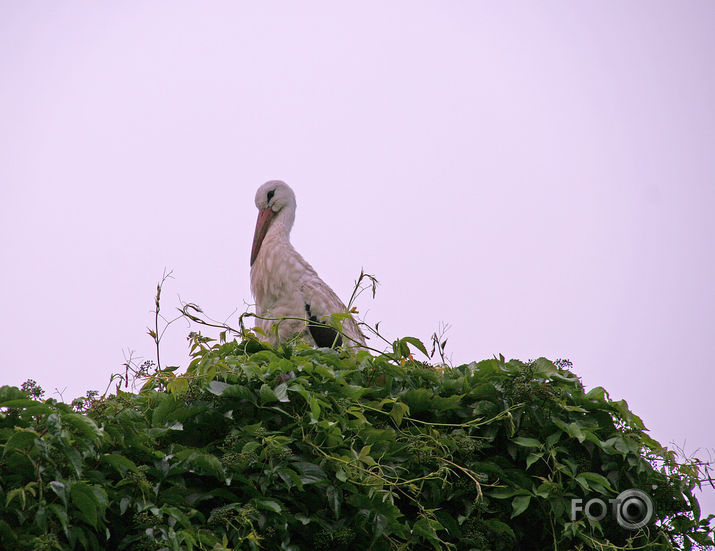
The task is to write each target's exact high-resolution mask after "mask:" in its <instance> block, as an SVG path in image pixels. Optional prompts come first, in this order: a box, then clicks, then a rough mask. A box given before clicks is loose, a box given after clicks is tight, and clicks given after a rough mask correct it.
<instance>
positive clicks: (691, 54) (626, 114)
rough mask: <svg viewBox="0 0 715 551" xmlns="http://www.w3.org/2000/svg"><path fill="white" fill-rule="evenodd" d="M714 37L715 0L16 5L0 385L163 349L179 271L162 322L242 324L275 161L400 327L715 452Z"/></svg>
mask: <svg viewBox="0 0 715 551" xmlns="http://www.w3.org/2000/svg"><path fill="white" fill-rule="evenodd" d="M714 27H715V3H713V2H710V1H699V2H692V1H689V2H677V3H676V2H657V1H656V2H653V1H647V2H645V1H644V2H637V1H629V2H588V3H587V2H579V3H573V2H542V3H534V2H512V3H503V2H494V3H485V2H456V1H455V2H414V1H410V2H384V1H379V2H360V3H350V4H349V5H348V3H336V2H300V3H297V2H295V3H270V2H261V3H253V2H251V3H249V2H211V3H199V2H159V1H157V2H121V3H119V2H51V3H48V2H32V1H26V2H11V1H7V0H0V75H2V77H1V78H0V121H2V122H1V123H0V235H1V236H2V245H1V247H0V305H1V308H2V321H1V322H0V323H1V324H2V325H1V327H0V328H1V333H0V334H1V335H2V337H1V341H0V343H1V344H2V346H0V375H1V378H0V384H15V385H19V384H20V383H22V382H23V381H24V380H25V379H27V378H33V379H35V380H37V381H38V382H39V383H40V384H41V385H42V386H43V387H44V388H45V389H46V390H47V392H48V395H54V396H55V397H57V396H58V395H57V394H55V390H57V391H58V392H60V393H61V395H62V396H63V398H64V399H65V400H66V401H69V400H71V399H72V398H74V397H76V396H78V395H82V394H84V392H85V391H86V390H89V389H97V390H100V391H104V389H105V388H106V386H107V382H108V380H109V377H110V375H111V374H112V373H114V372H119V371H123V369H122V363H123V362H124V358H125V355H127V354H128V353H129V351H134V354H135V356H136V357H143V358H145V359H151V358H153V354H154V351H153V343H152V341H151V339H150V338H149V337H148V336H147V335H146V328H147V326H149V325H151V324H152V323H153V314H152V310H153V296H154V292H155V287H156V283H157V281H158V280H159V278H160V277H161V275H162V272H163V271H164V269H165V268H166V269H168V270H173V273H174V278H173V279H171V280H169V281H168V282H167V283H166V285H165V288H164V297H163V308H164V310H165V311H166V312H167V314H173V311H175V308H176V307H177V306H178V305H179V304H180V301H186V302H194V303H197V304H199V305H200V306H201V307H202V308H203V309H204V310H205V311H206V313H207V314H208V315H210V316H212V317H214V318H216V319H222V320H223V319H226V318H228V319H229V322H234V323H235V322H236V318H237V313H240V312H242V311H244V310H245V308H246V307H247V305H248V304H250V303H251V302H252V299H251V295H250V287H249V253H250V248H251V239H252V232H253V228H254V225H255V220H256V214H257V212H256V209H255V206H254V204H253V198H254V194H255V190H256V188H258V186H259V185H260V184H262V183H263V182H264V181H266V180H269V179H283V180H285V181H286V182H288V183H289V184H290V185H291V186H292V187H293V189H294V190H295V192H296V195H297V199H298V211H297V217H296V225H295V228H294V232H293V242H294V245H295V247H296V249H297V250H298V251H299V252H301V253H302V254H303V256H305V257H306V259H307V260H308V261H309V262H311V264H312V265H313V266H314V267H315V268H316V269H317V271H318V273H319V274H320V275H321V276H322V277H323V279H324V280H325V281H326V282H328V283H329V284H330V285H331V286H332V287H333V288H334V289H335V290H336V291H337V292H338V294H339V295H340V296H341V297H343V299H345V300H346V299H347V297H348V296H349V294H350V290H351V288H352V283H353V281H354V280H355V278H356V277H357V276H358V274H359V272H360V269H361V268H364V269H365V270H366V271H368V272H370V273H372V274H374V275H375V276H376V277H377V278H378V279H379V280H380V283H381V286H380V288H379V290H378V294H377V298H376V299H375V300H374V301H373V300H372V299H371V298H369V297H368V296H367V295H364V297H363V298H362V299H361V301H360V302H359V304H358V306H359V308H360V311H361V314H362V315H364V316H365V318H366V320H367V321H369V322H372V323H375V322H377V321H381V325H380V327H381V329H382V330H383V331H384V332H385V333H386V335H387V336H388V337H392V338H394V337H398V336H405V335H412V336H417V337H419V338H422V339H423V340H429V336H430V335H431V334H432V333H433V332H434V331H435V330H437V329H438V328H439V327H440V324H441V323H447V324H449V326H450V329H449V331H448V333H447V335H446V336H447V337H448V338H449V342H448V345H447V352H448V354H449V355H450V356H451V359H452V361H453V363H454V364H459V363H464V362H468V361H471V360H480V359H484V358H489V357H492V356H494V355H498V354H500V353H501V354H504V355H505V356H506V357H508V358H512V357H513V358H520V359H523V360H527V359H529V358H536V357H539V356H546V357H548V358H551V359H557V358H568V359H570V360H571V361H572V362H573V364H574V371H575V372H576V373H577V374H578V375H579V376H581V377H582V378H583V381H584V384H585V385H586V386H587V387H588V388H592V387H594V386H599V385H600V386H603V387H605V388H606V389H607V390H608V391H609V392H610V393H611V397H612V398H614V399H622V398H624V399H626V400H627V401H628V403H629V406H630V407H631V409H632V410H633V411H635V412H636V413H637V414H638V415H640V416H641V417H642V418H643V420H644V421H645V423H646V425H647V426H648V427H649V428H650V429H651V434H652V436H653V437H655V438H656V439H658V440H660V441H661V442H663V443H666V444H667V443H671V442H672V443H675V444H677V445H678V446H682V447H683V448H684V449H685V451H686V452H688V453H689V454H692V453H696V455H697V456H698V457H701V458H702V459H706V460H707V459H708V458H712V459H715V431H714V430H713V428H712V427H713V419H714V418H715V405H714V401H713V389H714V388H715V374H714V371H713V361H714V359H715V323H714V321H715V320H714V312H715V284H714V282H715V247H714V246H713V240H714V239H713V238H714V237H715V216H714V215H713V208H714V207H715V105H714V103H715V102H714V100H713V98H715V71H714V70H713V67H715V33H713V32H712V30H713V28H714ZM234 312H237V313H234ZM232 314H233V316H231V315H232ZM229 316H231V317H230V318H229ZM191 329H192V328H189V327H187V325H186V324H185V323H183V322H177V323H175V324H174V325H172V326H171V327H170V328H169V330H168V331H167V333H166V335H165V339H164V342H163V345H162V357H163V360H164V361H165V362H166V363H169V364H175V365H180V366H182V367H185V366H186V365H187V359H188V356H187V346H186V335H187V333H188V332H189V331H190V330H191ZM702 504H703V509H704V511H706V512H711V513H715V491H713V490H712V489H710V490H708V491H707V492H706V494H705V495H704V496H703V497H702Z"/></svg>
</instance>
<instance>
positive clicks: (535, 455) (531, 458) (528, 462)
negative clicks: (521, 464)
mask: <svg viewBox="0 0 715 551" xmlns="http://www.w3.org/2000/svg"><path fill="white" fill-rule="evenodd" d="M543 456H544V453H543V452H539V453H530V454H529V456H528V457H527V458H526V468H527V469H528V468H529V467H531V466H532V465H533V464H534V463H536V462H537V461H538V460H539V459H541V458H542V457H543Z"/></svg>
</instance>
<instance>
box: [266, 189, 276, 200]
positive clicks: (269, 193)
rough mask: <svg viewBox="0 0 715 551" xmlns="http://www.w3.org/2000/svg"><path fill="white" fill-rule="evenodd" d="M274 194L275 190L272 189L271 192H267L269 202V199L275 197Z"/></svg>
mask: <svg viewBox="0 0 715 551" xmlns="http://www.w3.org/2000/svg"><path fill="white" fill-rule="evenodd" d="M275 193H276V190H275V189H272V190H271V191H269V192H268V200H269V201H270V200H271V199H273V196H274V195H275Z"/></svg>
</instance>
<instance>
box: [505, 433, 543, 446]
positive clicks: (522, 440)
mask: <svg viewBox="0 0 715 551" xmlns="http://www.w3.org/2000/svg"><path fill="white" fill-rule="evenodd" d="M511 441H512V442H514V444H518V445H519V446H524V447H526V448H539V447H541V442H539V441H538V440H537V439H536V438H526V437H524V436H517V437H516V438H512V439H511Z"/></svg>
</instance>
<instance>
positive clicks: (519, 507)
mask: <svg viewBox="0 0 715 551" xmlns="http://www.w3.org/2000/svg"><path fill="white" fill-rule="evenodd" d="M530 501H531V496H530V495H527V496H517V497H515V498H514V500H513V501H512V502H511V509H512V511H511V518H514V517H518V516H519V515H520V514H521V513H523V512H524V511H526V508H527V507H528V506H529V502H530Z"/></svg>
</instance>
